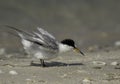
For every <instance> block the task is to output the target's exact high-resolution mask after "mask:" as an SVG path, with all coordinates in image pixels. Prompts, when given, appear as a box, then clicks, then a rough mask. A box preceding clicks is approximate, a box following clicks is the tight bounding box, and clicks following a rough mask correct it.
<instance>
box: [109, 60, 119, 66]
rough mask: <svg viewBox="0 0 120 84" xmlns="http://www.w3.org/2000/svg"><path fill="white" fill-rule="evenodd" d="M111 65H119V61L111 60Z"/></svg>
mask: <svg viewBox="0 0 120 84" xmlns="http://www.w3.org/2000/svg"><path fill="white" fill-rule="evenodd" d="M111 65H113V66H117V65H119V63H118V62H116V61H115V62H112V63H111Z"/></svg>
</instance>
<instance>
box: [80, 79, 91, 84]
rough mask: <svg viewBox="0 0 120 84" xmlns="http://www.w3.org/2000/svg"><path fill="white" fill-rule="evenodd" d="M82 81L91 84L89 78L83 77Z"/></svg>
mask: <svg viewBox="0 0 120 84" xmlns="http://www.w3.org/2000/svg"><path fill="white" fill-rule="evenodd" d="M82 82H83V84H91V80H89V79H87V78H85V79H83V81H82Z"/></svg>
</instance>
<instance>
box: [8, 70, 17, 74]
mask: <svg viewBox="0 0 120 84" xmlns="http://www.w3.org/2000/svg"><path fill="white" fill-rule="evenodd" d="M9 74H11V75H17V74H18V73H17V72H16V71H15V70H12V71H9Z"/></svg>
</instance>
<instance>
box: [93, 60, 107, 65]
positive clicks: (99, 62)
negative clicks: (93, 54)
mask: <svg viewBox="0 0 120 84" xmlns="http://www.w3.org/2000/svg"><path fill="white" fill-rule="evenodd" d="M92 63H93V64H94V65H95V66H105V65H106V63H105V62H102V61H93V62H92Z"/></svg>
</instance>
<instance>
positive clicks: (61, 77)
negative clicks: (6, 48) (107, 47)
mask: <svg viewBox="0 0 120 84" xmlns="http://www.w3.org/2000/svg"><path fill="white" fill-rule="evenodd" d="M119 52H120V50H111V51H109V52H108V51H107V52H106V51H101V52H89V53H85V54H86V56H81V55H79V54H76V53H67V54H64V55H63V56H60V57H58V58H55V59H53V60H49V61H46V64H47V67H45V68H43V67H41V65H40V64H39V60H34V65H32V66H30V62H31V59H30V58H19V59H18V58H14V57H12V56H18V55H20V54H11V55H10V54H9V55H8V54H7V55H8V56H10V57H11V58H7V59H2V58H1V60H0V84H120V65H119V63H120V53H119Z"/></svg>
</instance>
